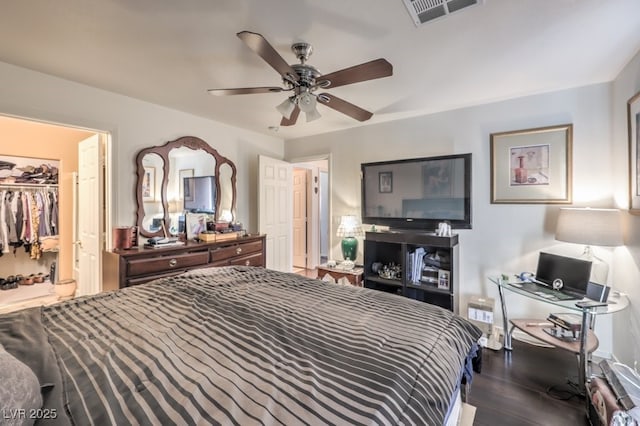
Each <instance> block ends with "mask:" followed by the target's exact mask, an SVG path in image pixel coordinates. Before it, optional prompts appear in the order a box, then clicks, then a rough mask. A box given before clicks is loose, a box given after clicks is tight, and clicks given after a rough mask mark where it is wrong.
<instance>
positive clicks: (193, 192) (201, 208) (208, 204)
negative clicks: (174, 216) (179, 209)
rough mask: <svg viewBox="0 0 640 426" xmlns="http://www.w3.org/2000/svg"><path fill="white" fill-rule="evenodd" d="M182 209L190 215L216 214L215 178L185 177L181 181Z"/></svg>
mask: <svg viewBox="0 0 640 426" xmlns="http://www.w3.org/2000/svg"><path fill="white" fill-rule="evenodd" d="M183 196H184V209H185V210H187V211H189V212H192V213H212V214H214V213H215V212H216V180H215V176H196V177H186V178H184V180H183Z"/></svg>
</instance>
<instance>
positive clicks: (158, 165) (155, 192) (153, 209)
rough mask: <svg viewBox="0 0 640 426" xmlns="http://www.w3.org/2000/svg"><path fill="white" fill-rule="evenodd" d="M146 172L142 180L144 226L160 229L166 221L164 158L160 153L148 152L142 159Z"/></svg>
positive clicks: (149, 228)
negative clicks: (161, 191) (163, 199)
mask: <svg viewBox="0 0 640 426" xmlns="http://www.w3.org/2000/svg"><path fill="white" fill-rule="evenodd" d="M142 166H143V167H144V174H143V180H142V201H143V204H144V219H143V222H142V227H143V228H144V229H147V230H150V231H154V232H155V231H159V230H161V228H162V223H163V221H164V208H163V206H162V197H161V196H160V190H161V187H162V176H163V175H164V160H163V159H162V157H161V156H160V155H158V154H147V155H145V156H144V157H143V159H142Z"/></svg>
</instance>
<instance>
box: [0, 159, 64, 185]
mask: <svg viewBox="0 0 640 426" xmlns="http://www.w3.org/2000/svg"><path fill="white" fill-rule="evenodd" d="M59 168H60V161H59V160H52V159H48V158H32V157H16V156H9V155H0V184H14V185H25V184H27V185H31V184H36V185H57V184H58V170H59Z"/></svg>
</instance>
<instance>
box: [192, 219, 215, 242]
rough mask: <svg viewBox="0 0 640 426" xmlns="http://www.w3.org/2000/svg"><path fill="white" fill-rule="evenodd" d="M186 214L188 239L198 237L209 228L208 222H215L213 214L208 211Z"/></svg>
mask: <svg viewBox="0 0 640 426" xmlns="http://www.w3.org/2000/svg"><path fill="white" fill-rule="evenodd" d="M185 216H186V217H185V223H186V228H187V239H188V240H191V239H194V238H198V236H199V235H200V233H201V232H204V231H206V230H207V222H213V216H212V215H209V214H206V213H187V214H186V215H185Z"/></svg>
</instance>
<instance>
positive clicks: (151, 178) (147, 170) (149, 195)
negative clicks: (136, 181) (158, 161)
mask: <svg viewBox="0 0 640 426" xmlns="http://www.w3.org/2000/svg"><path fill="white" fill-rule="evenodd" d="M155 200H156V168H155V167H152V166H144V178H143V179H142V201H143V202H145V203H149V202H154V201H155Z"/></svg>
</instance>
